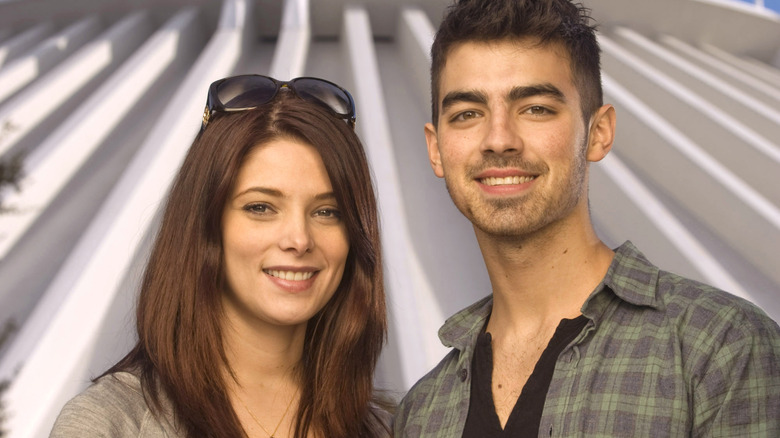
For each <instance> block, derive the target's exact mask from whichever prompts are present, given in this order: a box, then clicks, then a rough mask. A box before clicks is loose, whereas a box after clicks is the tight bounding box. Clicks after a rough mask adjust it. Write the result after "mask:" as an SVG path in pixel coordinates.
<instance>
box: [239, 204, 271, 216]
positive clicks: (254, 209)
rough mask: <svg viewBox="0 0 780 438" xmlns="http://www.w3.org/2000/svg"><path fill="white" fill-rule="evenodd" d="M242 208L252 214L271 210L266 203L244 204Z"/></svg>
mask: <svg viewBox="0 0 780 438" xmlns="http://www.w3.org/2000/svg"><path fill="white" fill-rule="evenodd" d="M244 210H246V211H248V212H250V213H254V214H265V213H269V212H270V211H271V207H269V206H268V204H249V205H246V206H244Z"/></svg>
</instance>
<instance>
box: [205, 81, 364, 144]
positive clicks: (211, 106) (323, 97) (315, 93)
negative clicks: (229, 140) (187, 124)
mask: <svg viewBox="0 0 780 438" xmlns="http://www.w3.org/2000/svg"><path fill="white" fill-rule="evenodd" d="M282 88H287V89H289V90H290V91H292V92H293V93H294V94H295V95H296V96H297V97H298V98H300V99H303V100H305V101H307V102H311V103H314V104H317V105H321V106H323V107H325V108H327V109H329V110H330V111H332V112H333V114H334V115H335V116H336V117H338V118H340V119H344V120H346V121H347V123H349V126H350V127H352V129H355V101H354V100H353V99H352V95H351V94H349V92H348V91H347V90H345V89H343V88H341V87H339V86H338V85H336V84H334V83H333V82H330V81H326V80H325V79H320V78H311V77H302V78H295V79H292V80H289V81H278V80H276V79H274V78H271V77H268V76H262V75H240V76H231V77H228V78H224V79H220V80H218V81H214V82H213V83H212V84H211V86H210V87H209V95H208V99H207V100H206V109H205V110H204V111H203V124H202V125H201V127H200V130H201V132H203V130H204V129H206V125H208V124H209V121H210V120H211V118H212V117H213V116H214V114H215V113H217V112H236V111H247V110H252V109H255V108H257V107H258V106H260V105H263V104H266V103H268V102H271V101H272V100H274V98H275V97H276V94H277V93H278V92H279V90H280V89H282Z"/></svg>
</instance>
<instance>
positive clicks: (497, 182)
mask: <svg viewBox="0 0 780 438" xmlns="http://www.w3.org/2000/svg"><path fill="white" fill-rule="evenodd" d="M534 178H535V177H533V176H507V177H504V178H495V177H490V178H482V180H480V181H481V182H482V184H484V185H486V186H505V185H510V184H523V183H527V182H528V181H531V180H532V179H534Z"/></svg>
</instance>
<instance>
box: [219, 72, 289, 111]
mask: <svg viewBox="0 0 780 438" xmlns="http://www.w3.org/2000/svg"><path fill="white" fill-rule="evenodd" d="M275 94H276V84H275V83H274V81H272V80H271V79H269V78H266V77H262V76H236V77H233V78H230V80H227V81H225V82H222V83H221V84H220V85H219V87H217V97H218V98H219V101H220V102H222V105H223V106H224V107H225V108H226V109H248V108H254V107H257V106H259V105H262V104H264V103H267V102H269V101H270V100H271V99H272V98H273V97H274V95H275Z"/></svg>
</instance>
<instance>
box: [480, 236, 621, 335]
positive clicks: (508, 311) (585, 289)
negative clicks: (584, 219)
mask: <svg viewBox="0 0 780 438" xmlns="http://www.w3.org/2000/svg"><path fill="white" fill-rule="evenodd" d="M561 228H562V229H561ZM478 241H479V243H480V248H481V250H482V254H483V256H484V258H485V264H486V266H487V269H488V274H489V276H490V281H491V284H492V287H493V299H494V303H493V313H492V315H491V320H490V325H489V327H488V328H489V329H498V328H500V329H501V331H504V330H506V331H509V332H516V333H532V332H534V331H536V330H538V329H539V328H542V327H545V326H550V325H551V324H554V325H556V326H557V324H558V322H559V321H560V320H561V319H562V318H574V317H576V316H578V315H579V314H580V308H581V307H582V305H583V303H584V302H585V300H586V299H587V297H588V296H589V295H590V294H591V292H592V291H593V290H594V289H595V288H596V286H598V284H599V283H600V282H601V281H602V279H603V278H604V275H605V274H606V272H607V269H608V268H609V265H610V263H611V262H612V257H613V256H614V252H613V251H612V250H611V249H609V247H607V246H606V245H605V244H604V243H603V242H601V241H600V240H599V239H598V237H597V236H596V233H595V232H594V231H593V228H592V226H590V224H588V226H587V227H582V226H579V227H569V228H565V227H559V229H556V230H547V232H545V231H542V232H539V233H534V234H533V235H531V236H524V237H522V238H517V239H512V240H509V239H506V238H493V237H491V236H484V235H481V236H480V235H479V233H478Z"/></svg>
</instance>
